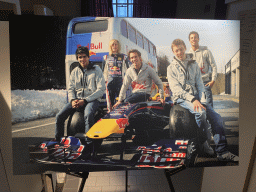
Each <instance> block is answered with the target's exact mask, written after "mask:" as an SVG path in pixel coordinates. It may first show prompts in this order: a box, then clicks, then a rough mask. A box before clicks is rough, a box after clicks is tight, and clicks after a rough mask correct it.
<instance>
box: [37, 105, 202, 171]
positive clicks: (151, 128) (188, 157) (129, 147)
mask: <svg viewBox="0 0 256 192" xmlns="http://www.w3.org/2000/svg"><path fill="white" fill-rule="evenodd" d="M95 119H98V121H97V122H96V123H95V124H94V125H93V126H92V127H91V129H90V130H89V131H88V132H87V133H86V134H81V133H80V134H79V132H80V130H79V129H80V128H81V127H82V126H84V125H83V123H84V121H83V114H82V112H76V113H75V114H74V115H73V117H72V118H70V120H69V123H68V132H67V133H68V134H67V135H68V136H66V137H63V138H62V139H61V141H60V142H58V141H56V140H54V139H53V140H50V141H45V142H43V143H40V144H39V145H38V146H37V147H36V150H35V151H36V153H41V154H44V155H40V157H35V158H34V159H33V160H34V161H36V162H37V163H46V164H62V165H66V166H71V165H79V166H82V165H103V166H104V165H105V166H108V167H123V168H125V169H127V168H131V169H134V168H144V167H146V168H177V167H181V166H184V165H185V166H194V163H195V159H196V157H197V154H198V145H197V143H198V142H197V141H198V135H200V133H198V129H197V125H196V122H195V118H194V117H193V115H192V114H191V113H189V112H188V111H187V110H186V109H184V108H182V107H180V106H178V105H173V103H172V102H171V101H169V102H166V104H165V105H164V106H163V105H162V104H161V103H160V102H158V101H147V102H140V103H123V104H121V105H119V106H118V107H117V108H115V109H114V110H113V111H111V112H110V113H104V111H102V110H100V109H99V111H98V112H97V114H96V115H95Z"/></svg>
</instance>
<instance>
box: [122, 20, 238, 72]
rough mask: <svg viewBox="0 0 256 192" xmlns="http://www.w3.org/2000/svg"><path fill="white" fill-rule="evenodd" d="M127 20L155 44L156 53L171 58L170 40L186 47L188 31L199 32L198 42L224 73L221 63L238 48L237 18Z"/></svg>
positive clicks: (228, 58) (225, 61) (229, 57)
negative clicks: (182, 42) (182, 43)
mask: <svg viewBox="0 0 256 192" xmlns="http://www.w3.org/2000/svg"><path fill="white" fill-rule="evenodd" d="M126 19H127V20H128V22H129V23H130V24H131V25H133V26H134V27H135V28H136V29H138V30H139V31H140V32H141V33H142V34H143V35H145V36H146V37H147V38H148V39H149V40H150V41H151V42H152V43H153V44H155V46H156V49H157V53H158V55H162V54H165V55H167V56H168V58H169V60H170V61H171V60H172V58H173V53H172V51H171V43H172V41H173V40H174V39H177V38H180V39H182V40H183V41H184V42H185V44H186V46H187V51H189V49H190V47H191V46H190V43H189V39H188V35H189V33H190V32H191V31H197V32H198V33H199V38H200V39H199V45H200V46H207V47H208V49H209V50H210V51H211V52H212V54H213V56H214V59H215V61H216V64H217V68H218V72H223V73H224V66H225V64H226V63H227V62H228V61H229V60H230V59H231V58H232V57H233V56H234V55H235V53H236V52H237V51H238V50H239V49H240V21H238V20H205V19H204V20H202V19H200V20H195V19H151V18H148V19H144V18H126Z"/></svg>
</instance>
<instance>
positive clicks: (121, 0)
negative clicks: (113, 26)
mask: <svg viewBox="0 0 256 192" xmlns="http://www.w3.org/2000/svg"><path fill="white" fill-rule="evenodd" d="M112 4H113V12H114V17H133V0H112Z"/></svg>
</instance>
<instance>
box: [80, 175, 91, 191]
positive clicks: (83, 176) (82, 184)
mask: <svg viewBox="0 0 256 192" xmlns="http://www.w3.org/2000/svg"><path fill="white" fill-rule="evenodd" d="M81 176H82V178H83V179H82V181H81V183H80V187H79V190H78V192H83V189H84V184H85V181H86V179H87V178H88V176H89V172H83V173H82V175H81Z"/></svg>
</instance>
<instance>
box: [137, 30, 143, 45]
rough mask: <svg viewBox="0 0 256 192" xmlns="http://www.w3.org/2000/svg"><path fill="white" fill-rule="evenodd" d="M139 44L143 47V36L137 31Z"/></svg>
mask: <svg viewBox="0 0 256 192" xmlns="http://www.w3.org/2000/svg"><path fill="white" fill-rule="evenodd" d="M137 44H138V45H139V46H140V47H141V48H143V47H144V46H143V36H142V35H141V34H140V33H139V32H138V31H137Z"/></svg>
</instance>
